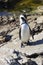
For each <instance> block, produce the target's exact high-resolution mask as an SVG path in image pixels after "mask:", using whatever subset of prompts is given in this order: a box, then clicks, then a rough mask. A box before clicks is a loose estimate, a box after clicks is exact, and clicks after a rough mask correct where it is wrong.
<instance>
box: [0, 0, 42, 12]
mask: <svg viewBox="0 0 43 65" xmlns="http://www.w3.org/2000/svg"><path fill="white" fill-rule="evenodd" d="M39 5H43V0H1V1H0V10H1V11H2V10H8V11H11V10H12V11H18V10H20V11H21V10H22V9H23V10H24V9H26V10H27V9H29V11H32V10H34V9H36V7H37V6H39Z"/></svg>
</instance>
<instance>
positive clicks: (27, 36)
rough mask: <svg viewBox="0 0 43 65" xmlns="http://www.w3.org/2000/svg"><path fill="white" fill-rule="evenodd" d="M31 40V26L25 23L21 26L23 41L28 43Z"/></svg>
mask: <svg viewBox="0 0 43 65" xmlns="http://www.w3.org/2000/svg"><path fill="white" fill-rule="evenodd" d="M29 39H30V29H29V26H28V25H27V24H26V23H25V24H23V25H21V41H22V42H28V41H29Z"/></svg>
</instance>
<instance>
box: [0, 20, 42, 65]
mask: <svg viewBox="0 0 43 65" xmlns="http://www.w3.org/2000/svg"><path fill="white" fill-rule="evenodd" d="M35 21H36V20H34V21H32V22H30V23H29V24H30V27H31V28H32V26H33V24H34V22H35ZM34 26H35V25H34ZM34 26H33V28H34ZM33 28H32V29H33ZM3 31H5V32H7V33H3V34H2V32H3ZM3 35H4V36H3ZM0 38H2V40H3V38H5V39H4V42H2V43H1V42H0V65H43V30H42V31H41V32H40V33H38V34H35V35H34V39H32V37H30V45H25V47H23V48H21V40H19V27H18V26H17V24H15V23H11V24H9V25H8V24H7V25H4V26H1V28H0ZM2 40H0V41H2Z"/></svg>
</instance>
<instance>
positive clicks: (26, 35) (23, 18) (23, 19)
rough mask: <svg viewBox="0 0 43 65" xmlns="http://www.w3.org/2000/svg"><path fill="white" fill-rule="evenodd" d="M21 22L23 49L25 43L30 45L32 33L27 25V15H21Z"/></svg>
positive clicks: (20, 33) (20, 32)
mask: <svg viewBox="0 0 43 65" xmlns="http://www.w3.org/2000/svg"><path fill="white" fill-rule="evenodd" d="M19 21H20V29H19V39H20V40H21V47H23V43H26V44H29V39H30V35H31V32H32V31H31V29H30V26H29V25H28V23H27V16H26V15H25V14H21V15H20V17H19Z"/></svg>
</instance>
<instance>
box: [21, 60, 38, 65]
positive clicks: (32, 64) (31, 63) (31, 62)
mask: <svg viewBox="0 0 43 65" xmlns="http://www.w3.org/2000/svg"><path fill="white" fill-rule="evenodd" d="M22 65H38V64H37V63H36V62H35V61H33V60H28V61H27V62H26V63H23V64H22Z"/></svg>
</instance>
